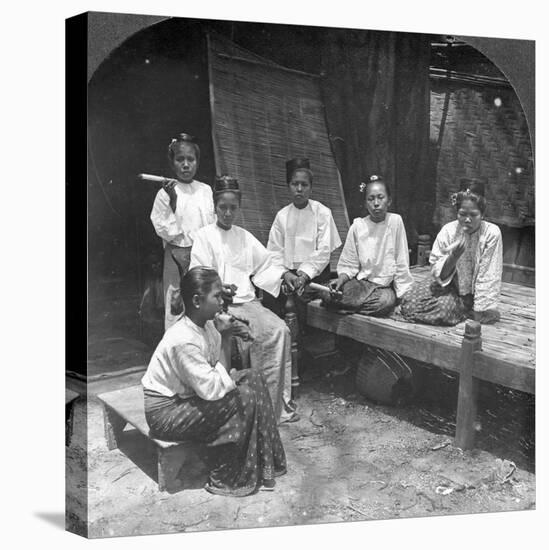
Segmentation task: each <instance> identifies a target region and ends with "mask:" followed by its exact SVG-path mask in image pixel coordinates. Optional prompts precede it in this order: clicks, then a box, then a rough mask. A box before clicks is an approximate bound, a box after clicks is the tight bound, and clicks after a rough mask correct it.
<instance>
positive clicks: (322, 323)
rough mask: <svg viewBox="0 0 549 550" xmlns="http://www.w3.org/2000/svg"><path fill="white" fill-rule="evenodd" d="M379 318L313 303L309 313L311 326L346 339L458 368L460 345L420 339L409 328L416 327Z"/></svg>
mask: <svg viewBox="0 0 549 550" xmlns="http://www.w3.org/2000/svg"><path fill="white" fill-rule="evenodd" d="M378 321H379V320H378V319H375V318H373V317H366V316H364V315H339V314H337V313H334V312H330V311H328V310H326V309H325V308H323V307H321V306H320V304H318V303H313V302H312V303H310V304H309V306H308V311H307V322H308V324H310V325H312V326H314V327H316V328H320V329H323V330H327V331H329V332H335V333H336V334H339V335H340V336H347V337H348V338H352V339H354V340H357V341H358V342H363V343H365V344H370V345H373V346H378V347H380V348H383V349H386V350H389V351H394V352H396V353H400V354H402V355H406V356H408V357H411V358H413V359H417V360H419V361H424V362H428V363H433V364H435V365H437V366H439V367H444V368H447V369H450V370H454V371H455V370H456V369H457V360H458V358H459V346H456V345H455V344H454V345H452V344H449V343H447V342H444V341H443V340H442V339H438V338H435V337H428V338H418V333H417V331H415V330H406V329H405V328H403V327H402V326H401V325H406V326H407V327H417V326H419V325H412V324H409V323H398V326H397V324H396V323H397V322H395V321H393V322H392V323H390V324H386V323H379V322H378ZM385 321H387V320H385Z"/></svg>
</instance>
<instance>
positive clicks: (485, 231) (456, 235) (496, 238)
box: [429, 220, 503, 311]
mask: <svg viewBox="0 0 549 550" xmlns="http://www.w3.org/2000/svg"><path fill="white" fill-rule="evenodd" d="M463 234H464V231H463V228H462V226H461V225H460V224H459V222H458V221H457V220H454V221H453V222H450V223H447V224H446V225H445V226H444V227H443V228H442V229H441V230H440V232H439V234H438V235H437V238H436V240H435V242H434V244H433V249H432V251H431V255H430V257H429V263H430V264H431V266H432V267H431V273H432V274H433V277H434V278H435V279H436V281H437V282H438V283H439V284H440V285H442V286H446V285H448V284H450V282H451V281H452V279H453V278H454V276H456V275H457V283H458V287H459V294H460V295H465V294H473V297H474V305H473V309H474V310H475V311H486V310H487V309H493V308H495V307H496V306H497V302H498V299H499V293H500V290H501V276H502V271H503V243H502V238H501V231H500V229H499V227H498V226H497V225H495V224H493V223H490V222H487V221H484V220H482V221H481V222H480V228H479V230H478V231H476V232H475V233H473V234H472V235H468V234H467V233H465V239H466V241H465V242H466V248H465V251H464V253H463V254H462V255H461V256H460V258H459V259H458V261H457V262H456V267H455V268H454V271H453V272H452V273H451V274H450V275H449V277H448V278H446V279H444V280H442V279H441V278H440V274H441V272H442V268H443V267H444V263H445V262H446V258H448V256H449V252H448V248H449V247H450V245H451V244H452V243H455V242H456V241H458V240H459V239H461V237H462V235H463Z"/></svg>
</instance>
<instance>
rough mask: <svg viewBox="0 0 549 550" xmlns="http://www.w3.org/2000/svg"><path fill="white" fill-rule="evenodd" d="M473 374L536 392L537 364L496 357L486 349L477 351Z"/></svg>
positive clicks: (488, 380)
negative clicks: (519, 362) (518, 362)
mask: <svg viewBox="0 0 549 550" xmlns="http://www.w3.org/2000/svg"><path fill="white" fill-rule="evenodd" d="M473 375H474V376H475V377H477V378H480V379H481V380H486V381H487V382H493V383H495V384H501V385H502V386H505V387H507V388H512V389H514V390H519V391H523V392H526V393H531V394H535V393H536V369H535V365H529V364H524V363H521V364H517V363H515V362H514V361H512V360H511V361H509V360H500V359H497V358H494V357H493V356H491V355H490V354H489V353H487V352H486V351H477V352H476V353H475V366H474V368H473Z"/></svg>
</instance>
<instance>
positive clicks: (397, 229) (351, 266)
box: [337, 212, 413, 298]
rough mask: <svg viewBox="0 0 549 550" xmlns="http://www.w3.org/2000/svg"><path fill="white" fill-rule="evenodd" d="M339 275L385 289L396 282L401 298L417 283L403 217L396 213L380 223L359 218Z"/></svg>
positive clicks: (354, 225)
mask: <svg viewBox="0 0 549 550" xmlns="http://www.w3.org/2000/svg"><path fill="white" fill-rule="evenodd" d="M337 272H338V274H341V273H345V274H346V275H348V276H349V278H351V279H352V278H353V277H356V278H357V279H358V280H362V279H366V280H368V281H371V282H372V283H376V284H379V285H382V286H389V285H390V284H391V283H393V285H394V289H395V293H396V295H397V298H400V297H401V296H402V295H403V294H404V293H405V292H406V291H407V290H408V289H409V288H410V287H411V286H412V283H413V279H412V275H411V273H410V265H409V252H408V240H407V239H406V231H405V229H404V223H403V222H402V218H401V217H400V216H399V215H398V214H394V213H392V212H389V213H387V216H386V217H385V220H383V221H382V222H379V223H375V222H373V221H372V220H371V219H370V216H366V217H365V218H356V219H355V220H354V222H353V225H351V228H350V229H349V233H348V234H347V239H346V240H345V245H344V246H343V251H342V252H341V256H340V258H339V262H338V264H337Z"/></svg>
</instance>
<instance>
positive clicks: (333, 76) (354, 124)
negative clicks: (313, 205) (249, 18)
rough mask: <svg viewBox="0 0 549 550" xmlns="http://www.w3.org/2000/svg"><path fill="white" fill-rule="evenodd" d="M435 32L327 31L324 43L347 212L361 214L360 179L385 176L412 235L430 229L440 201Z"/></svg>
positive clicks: (325, 89)
mask: <svg viewBox="0 0 549 550" xmlns="http://www.w3.org/2000/svg"><path fill="white" fill-rule="evenodd" d="M430 38H431V37H430V36H429V35H421V34H407V33H394V32H384V31H348V30H347V31H341V30H338V29H329V30H328V31H327V34H326V35H325V42H324V45H323V46H324V47H323V48H322V60H321V63H322V75H323V78H322V84H321V86H322V93H323V100H324V104H325V108H326V119H327V125H328V131H329V134H330V139H331V142H332V148H333V151H334V155H335V157H336V162H337V164H338V168H339V170H340V173H341V177H342V180H343V188H344V192H345V199H346V202H347V208H348V212H349V217H350V218H351V219H353V218H355V217H358V216H361V215H364V212H363V211H362V209H361V195H360V193H359V184H360V182H361V181H364V178H366V177H367V176H368V175H370V174H383V175H384V176H385V177H387V178H388V179H389V181H391V182H392V185H393V204H392V207H391V210H392V211H394V212H397V213H399V214H401V216H402V217H403V219H404V223H405V225H406V230H407V233H408V240H409V244H410V246H411V247H413V248H414V249H415V244H416V242H417V235H418V234H421V233H429V232H431V220H432V214H433V208H434V201H435V191H434V179H433V174H432V169H431V167H430V163H429V159H430V154H429V125H430V124H429V108H430V92H429V61H430Z"/></svg>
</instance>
